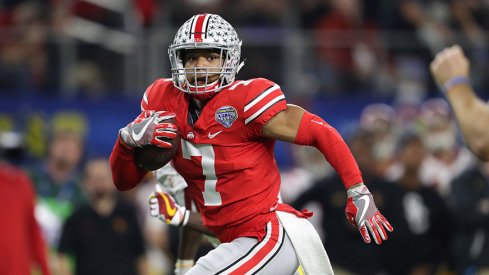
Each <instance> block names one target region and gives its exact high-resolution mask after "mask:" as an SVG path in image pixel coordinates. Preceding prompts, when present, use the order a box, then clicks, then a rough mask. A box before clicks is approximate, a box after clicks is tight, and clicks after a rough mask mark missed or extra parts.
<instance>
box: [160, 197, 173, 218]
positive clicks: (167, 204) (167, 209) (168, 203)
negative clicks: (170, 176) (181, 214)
mask: <svg viewBox="0 0 489 275" xmlns="http://www.w3.org/2000/svg"><path fill="white" fill-rule="evenodd" d="M160 196H162V197H163V200H164V201H165V207H166V213H168V216H170V217H173V216H175V213H176V212H177V208H176V207H173V208H172V207H171V204H170V201H169V200H168V198H167V197H166V196H165V195H160Z"/></svg>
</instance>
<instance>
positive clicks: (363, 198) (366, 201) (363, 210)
mask: <svg viewBox="0 0 489 275" xmlns="http://www.w3.org/2000/svg"><path fill="white" fill-rule="evenodd" d="M358 199H360V200H363V201H364V202H365V205H364V206H363V209H362V214H361V215H360V218H359V219H358V221H359V222H361V221H362V220H363V218H364V216H365V213H367V209H368V206H369V201H368V199H367V198H366V197H365V196H362V197H360V198H358ZM358 226H361V224H359V225H358Z"/></svg>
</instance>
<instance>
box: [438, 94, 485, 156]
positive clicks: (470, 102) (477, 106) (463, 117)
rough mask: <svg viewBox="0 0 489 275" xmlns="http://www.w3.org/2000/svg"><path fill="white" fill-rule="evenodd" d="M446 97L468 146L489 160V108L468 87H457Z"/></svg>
mask: <svg viewBox="0 0 489 275" xmlns="http://www.w3.org/2000/svg"><path fill="white" fill-rule="evenodd" d="M446 95H447V98H448V100H449V101H450V104H451V106H452V109H453V112H454V113H455V117H456V119H457V121H458V122H459V126H460V129H461V131H462V134H463V136H464V139H465V142H466V144H467V146H468V147H469V148H470V149H471V150H472V151H473V152H474V154H476V155H477V156H478V157H479V158H481V159H483V160H489V131H487V124H488V122H489V106H488V105H487V104H486V103H484V102H483V101H482V100H480V99H479V98H478V97H477V95H476V94H475V93H474V91H473V90H472V89H471V88H470V87H469V86H466V85H457V86H456V87H454V88H452V89H450V90H449V91H448V92H447V94H446Z"/></svg>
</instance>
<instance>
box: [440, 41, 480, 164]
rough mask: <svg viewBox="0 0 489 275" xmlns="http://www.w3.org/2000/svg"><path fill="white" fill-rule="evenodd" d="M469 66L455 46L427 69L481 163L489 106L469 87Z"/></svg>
mask: <svg viewBox="0 0 489 275" xmlns="http://www.w3.org/2000/svg"><path fill="white" fill-rule="evenodd" d="M469 67H470V62H469V60H468V59H467V57H466V56H465V55H464V53H463V52H462V49H461V48H460V47H459V46H457V45H455V46H452V47H450V48H446V49H444V50H443V51H441V52H440V53H438V54H437V55H436V57H435V59H434V60H433V62H432V63H431V66H430V69H431V73H432V74H433V77H434V79H435V81H436V82H437V83H438V85H439V86H440V87H441V89H442V90H443V92H444V94H445V95H446V98H447V99H448V101H449V102H450V105H451V106H452V110H453V113H454V114H455V118H456V119H457V121H458V124H459V127H460V130H461V131H462V134H463V137H464V139H465V143H466V145H467V146H468V147H469V149H470V150H471V151H472V152H473V153H474V154H475V155H477V156H478V157H479V158H480V159H482V160H485V161H487V160H489V130H488V124H489V106H488V104H487V103H486V102H484V101H482V100H481V99H480V98H478V97H477V95H476V93H475V92H474V90H473V89H472V87H471V86H470V80H469Z"/></svg>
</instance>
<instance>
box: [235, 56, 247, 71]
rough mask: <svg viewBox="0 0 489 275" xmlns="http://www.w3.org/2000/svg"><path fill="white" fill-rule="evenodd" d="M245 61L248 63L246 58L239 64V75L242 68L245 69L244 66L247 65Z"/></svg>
mask: <svg viewBox="0 0 489 275" xmlns="http://www.w3.org/2000/svg"><path fill="white" fill-rule="evenodd" d="M245 61H246V58H245V59H243V61H241V63H239V65H238V68H237V69H236V74H238V73H239V71H240V70H241V68H243V66H244V65H245Z"/></svg>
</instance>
